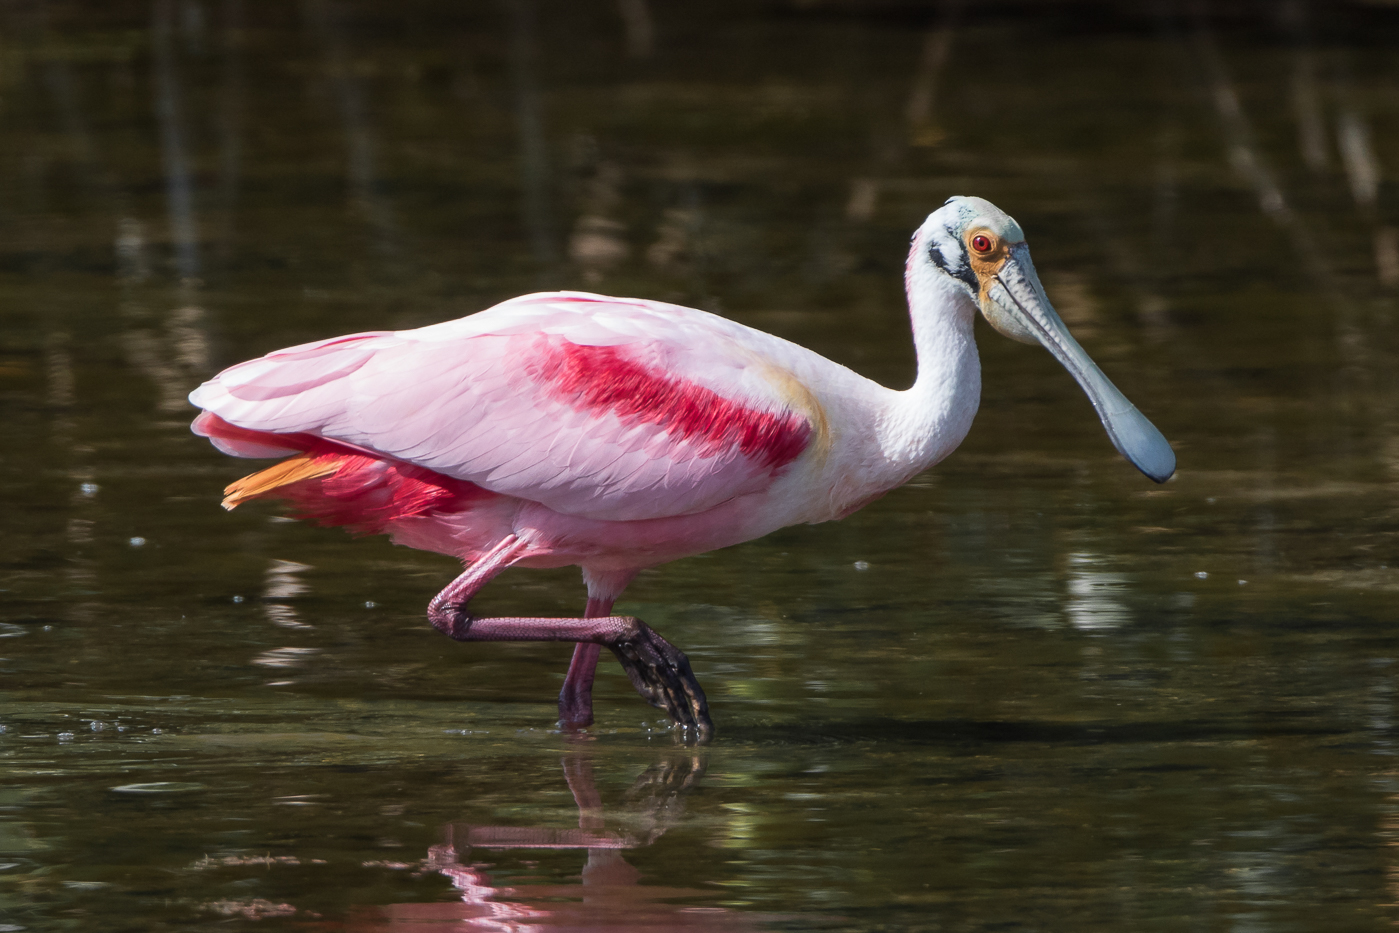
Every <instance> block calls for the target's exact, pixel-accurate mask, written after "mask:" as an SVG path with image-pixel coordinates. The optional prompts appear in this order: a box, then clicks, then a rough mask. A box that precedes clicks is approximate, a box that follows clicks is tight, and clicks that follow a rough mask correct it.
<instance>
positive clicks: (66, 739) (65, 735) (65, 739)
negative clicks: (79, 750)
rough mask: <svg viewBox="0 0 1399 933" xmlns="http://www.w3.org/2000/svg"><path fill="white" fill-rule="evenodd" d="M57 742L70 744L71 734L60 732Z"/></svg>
mask: <svg viewBox="0 0 1399 933" xmlns="http://www.w3.org/2000/svg"><path fill="white" fill-rule="evenodd" d="M58 741H60V742H71V741H73V733H71V732H60V733H59V734H58Z"/></svg>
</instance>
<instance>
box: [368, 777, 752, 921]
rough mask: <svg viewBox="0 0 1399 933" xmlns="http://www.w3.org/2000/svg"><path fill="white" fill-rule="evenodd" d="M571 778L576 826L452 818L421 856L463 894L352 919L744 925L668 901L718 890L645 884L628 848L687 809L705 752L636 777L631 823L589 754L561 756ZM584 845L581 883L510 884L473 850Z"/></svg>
mask: <svg viewBox="0 0 1399 933" xmlns="http://www.w3.org/2000/svg"><path fill="white" fill-rule="evenodd" d="M562 763H563V772H564V778H565V780H567V781H568V789H569V790H570V791H571V792H572V793H573V800H574V802H575V803H576V804H577V806H578V828H577V829H573V828H571V827H568V828H561V827H547V826H527V827H526V826H480V825H474V824H466V823H449V824H447V825H446V826H445V827H444V828H443V834H444V837H445V841H444V842H443V843H442V844H440V845H436V846H433V847H432V848H431V849H429V850H428V857H427V859H426V860H425V862H424V867H425V868H426V869H427V870H430V871H435V872H437V873H439V874H441V875H442V876H444V877H445V878H447V879H448V880H449V881H450V882H451V883H452V887H453V888H455V889H456V892H457V894H458V899H457V900H454V901H447V902H440V903H427V904H391V905H388V906H384V907H375V908H368V909H366V910H365V911H364V912H362V913H360V914H359V915H358V916H357V917H356V918H355V919H353V920H352V922H351V923H350V925H349V929H352V930H359V931H376V933H389V931H394V930H399V929H403V930H412V931H414V933H434V931H438V930H443V931H445V930H448V929H451V930H458V931H460V930H494V931H511V933H517V931H518V933H524V931H533V930H546V929H568V930H579V931H582V930H627V931H642V930H726V931H733V930H738V931H742V930H747V929H757V925H756V923H755V922H754V920H753V918H751V917H746V916H744V915H741V914H736V913H734V912H733V911H731V910H728V909H726V908H722V907H694V906H686V905H683V904H672V903H668V901H670V900H674V899H677V898H685V899H691V900H692V899H694V898H697V897H705V896H713V894H714V893H715V892H713V891H703V890H699V889H689V888H677V887H661V886H657V885H640V884H638V881H639V879H640V877H641V872H640V871H639V870H638V869H637V868H635V867H634V866H632V865H630V864H629V863H628V862H627V861H626V860H625V859H624V858H623V857H622V853H623V851H625V850H627V849H641V848H645V847H646V846H649V845H651V844H652V843H653V842H655V841H656V840H657V839H659V838H660V837H661V836H662V835H664V834H665V833H666V832H667V831H668V830H669V829H671V828H672V827H673V826H675V825H676V824H677V823H678V822H679V821H680V820H681V818H682V816H683V815H684V811H685V804H684V798H685V796H686V795H687V794H688V793H689V792H690V791H691V790H693V789H694V788H695V786H696V785H697V784H698V783H699V781H700V779H701V777H703V775H704V770H705V759H704V758H703V757H702V756H699V755H684V756H680V757H675V758H669V759H666V760H664V761H662V762H659V763H657V764H656V765H654V766H653V767H651V768H649V769H647V771H646V772H645V773H644V774H642V775H641V776H640V777H639V778H637V780H636V783H635V784H633V785H632V787H631V789H630V790H629V791H628V792H627V794H626V804H625V806H624V807H623V812H622V814H621V818H620V820H617V819H614V820H613V822H614V824H615V823H618V822H620V823H621V824H622V825H624V826H626V827H627V829H626V831H615V830H609V829H607V828H606V827H605V820H604V816H603V805H602V796H601V795H600V794H599V793H598V790H597V785H596V782H595V781H594V778H593V763H592V760H591V759H590V758H588V757H587V756H586V755H583V754H575V755H569V756H567V757H565V758H564V759H563V762H562ZM473 849H476V850H485V851H486V852H491V853H496V852H500V851H502V850H513V849H533V850H547V849H579V850H583V851H586V852H587V862H586V863H585V864H584V866H583V870H582V880H581V883H574V884H545V885H534V884H531V885H528V886H518V887H508V886H503V885H501V884H500V883H499V882H497V881H496V880H494V879H493V878H492V877H491V875H490V873H489V872H488V871H487V870H486V868H485V866H484V865H483V864H482V863H481V862H479V861H473V859H472V850H473Z"/></svg>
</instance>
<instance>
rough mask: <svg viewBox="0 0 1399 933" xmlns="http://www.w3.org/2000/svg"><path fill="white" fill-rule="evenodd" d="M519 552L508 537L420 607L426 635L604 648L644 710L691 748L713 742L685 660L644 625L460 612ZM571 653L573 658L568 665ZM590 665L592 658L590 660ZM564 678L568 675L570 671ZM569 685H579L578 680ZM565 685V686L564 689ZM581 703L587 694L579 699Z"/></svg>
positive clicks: (630, 620)
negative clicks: (686, 738)
mask: <svg viewBox="0 0 1399 933" xmlns="http://www.w3.org/2000/svg"><path fill="white" fill-rule="evenodd" d="M524 548H525V544H524V543H523V542H521V541H520V540H519V539H518V538H516V537H515V536H514V535H511V536H510V537H508V538H506V539H505V540H503V541H501V543H500V544H498V545H496V546H495V547H494V548H493V549H491V550H490V551H488V552H487V553H486V554H484V555H482V556H481V558H480V559H479V560H477V561H476V562H475V563H473V564H472V565H471V566H470V567H468V568H466V571H465V572H463V573H462V575H461V576H459V577H457V578H456V579H455V580H453V581H452V582H451V583H449V584H448V585H447V588H446V589H444V590H443V591H442V592H441V593H438V594H437V595H436V596H435V597H433V599H432V602H431V603H429V604H428V610H427V614H428V619H429V620H431V622H432V624H433V627H434V628H436V629H437V630H438V631H440V632H443V633H444V634H447V635H450V636H451V637H452V638H454V639H456V640H457V641H571V642H581V643H585V644H580V645H579V648H580V649H581V648H584V647H586V646H587V645H596V646H604V645H605V646H606V647H607V648H608V649H610V650H611V651H612V653H613V654H615V655H616V656H617V660H618V661H620V662H621V664H622V668H623V669H624V670H625V671H626V672H627V677H628V679H630V680H631V682H632V686H633V687H635V688H636V692H637V693H639V694H641V696H642V697H643V698H644V699H645V700H646V701H647V702H648V703H650V704H651V705H652V706H655V707H657V708H659V709H662V710H665V712H666V713H667V714H668V715H669V716H670V717H671V718H672V719H674V720H675V721H676V722H677V723H678V724H679V725H680V726H682V727H683V728H685V729H686V730H690V731H691V732H692V733H693V736H694V738H696V739H697V740H699V741H705V740H707V739H708V738H709V737H710V736H711V735H713V734H714V723H713V722H712V721H711V720H710V718H709V703H708V701H707V700H706V699H705V696H704V690H703V689H702V688H701V687H700V685H699V681H698V680H696V679H695V673H694V671H692V670H691V669H690V660H689V658H687V657H685V652H683V651H681V650H680V649H679V648H676V647H675V646H674V645H672V644H671V643H670V642H668V641H666V640H665V639H664V638H662V637H661V636H660V635H658V634H657V633H656V631H655V630H654V629H652V628H651V627H650V626H649V625H647V624H646V623H645V622H642V621H641V620H640V619H637V618H634V617H632V616H613V615H608V616H597V617H594V618H582V619H579V618H572V619H568V618H564V619H557V618H532V617H500V618H488V619H477V618H473V617H472V616H471V613H469V612H468V611H467V608H466V605H467V603H468V602H469V601H470V599H471V597H473V596H475V595H476V593H477V592H479V591H480V589H481V587H483V586H485V585H486V583H488V582H489V581H490V580H491V579H492V578H493V577H495V576H496V575H497V574H499V573H500V572H501V571H502V570H504V569H505V568H506V567H508V566H510V563H511V561H512V560H513V559H514V558H515V557H516V556H517V555H518V554H519V553H520V552H521V551H522V550H524ZM578 654H579V652H578V651H577V650H575V659H577V655H578ZM593 662H594V663H595V662H596V657H594V658H593ZM587 667H588V670H587V673H588V675H589V676H588V678H587V686H588V687H589V688H590V687H591V681H592V677H591V673H592V671H591V665H587ZM570 676H572V669H571V668H570ZM575 683H578V684H581V683H582V675H581V673H580V677H579V680H578V681H575ZM565 684H567V681H565ZM579 695H580V696H586V697H587V698H588V706H589V709H591V705H592V703H591V690H590V689H589V690H588V691H586V692H580V693H579Z"/></svg>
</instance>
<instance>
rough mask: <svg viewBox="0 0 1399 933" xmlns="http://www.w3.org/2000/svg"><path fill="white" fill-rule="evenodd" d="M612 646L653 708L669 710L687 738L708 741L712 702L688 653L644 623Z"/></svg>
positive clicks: (637, 689) (640, 692) (710, 731)
mask: <svg viewBox="0 0 1399 933" xmlns="http://www.w3.org/2000/svg"><path fill="white" fill-rule="evenodd" d="M608 647H610V648H611V649H612V653H613V654H615V655H616V656H617V660H618V661H620V662H621V664H622V667H623V669H625V670H626V672H627V677H628V678H629V679H630V680H631V682H632V686H634V687H635V688H636V692H637V693H639V694H641V695H642V697H644V698H645V699H646V701H647V702H648V703H650V704H651V705H652V706H655V707H657V708H658V709H662V710H665V712H666V713H667V714H668V715H669V716H670V718H671V719H674V720H675V722H676V723H677V724H678V725H679V726H680V727H681V729H682V730H684V731H685V732H686V733H687V737H692V738H693V739H694V740H695V741H699V742H704V741H707V740H708V739H709V738H710V737H711V736H712V735H713V734H714V723H713V721H712V720H711V719H710V718H709V702H708V700H706V699H705V696H704V689H703V688H702V687H701V686H700V685H699V681H698V680H696V679H695V673H694V671H693V670H691V669H690V659H689V658H687V657H686V656H685V652H683V651H681V650H680V649H679V648H677V647H675V646H674V645H672V644H671V643H670V642H668V641H666V640H665V639H664V638H662V637H661V636H660V635H658V634H657V633H656V631H655V630H654V629H652V628H651V627H650V626H648V625H647V624H646V623H644V622H641V621H640V620H637V622H636V627H635V629H634V631H633V632H632V633H631V634H629V635H628V637H626V638H625V639H622V640H620V641H619V642H618V643H617V644H615V645H609V646H608Z"/></svg>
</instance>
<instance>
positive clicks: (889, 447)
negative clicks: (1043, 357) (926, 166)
mask: <svg viewBox="0 0 1399 933" xmlns="http://www.w3.org/2000/svg"><path fill="white" fill-rule="evenodd" d="M921 239H922V238H921V237H919V240H921ZM920 251H921V244H920V243H918V242H915V244H914V252H913V254H912V255H911V256H910V257H909V265H908V271H907V275H906V284H907V288H908V304H909V315H910V317H911V318H912V320H913V344H914V348H915V350H916V351H917V354H918V378H917V379H916V380H915V381H914V383H913V386H912V387H911V388H909V389H908V390H907V391H904V392H899V393H896V399H895V402H894V404H893V405H892V406H891V407H890V409H889V411H888V414H887V416H886V417H885V419H884V420H883V422H882V423H881V425H880V429H879V442H880V447H881V449H882V451H883V453H884V457H885V459H886V462H888V463H889V465H890V467H891V468H892V469H893V471H894V472H901V473H903V477H902V479H901V480H899V481H900V482H902V481H903V480H906V479H908V478H909V477H912V476H913V475H914V474H915V473H918V472H920V471H921V470H925V469H927V468H928V467H930V466H932V465H933V464H934V463H937V462H938V461H939V460H941V459H942V458H944V457H946V456H947V455H948V454H950V453H952V451H953V450H955V449H957V445H958V444H960V443H962V438H964V437H966V436H967V431H969V430H970V429H971V426H972V418H974V417H975V416H976V409H977V406H978V405H979V404H980V402H981V360H980V359H979V358H978V357H977V353H976V339H975V337H974V336H973V329H972V325H973V323H974V322H975V320H976V313H977V309H976V305H975V304H974V303H973V302H972V299H971V297H970V296H969V295H968V294H967V292H966V289H965V288H964V287H962V285H961V283H960V282H957V281H956V280H955V279H952V278H951V277H949V276H947V275H945V274H943V273H942V272H941V271H939V270H938V269H936V268H934V267H933V265H932V264H931V263H930V262H929V261H928V260H927V258H926V257H923V256H922V255H921V254H920Z"/></svg>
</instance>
